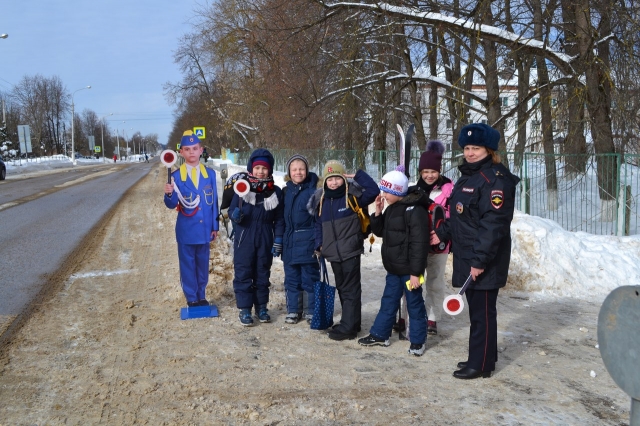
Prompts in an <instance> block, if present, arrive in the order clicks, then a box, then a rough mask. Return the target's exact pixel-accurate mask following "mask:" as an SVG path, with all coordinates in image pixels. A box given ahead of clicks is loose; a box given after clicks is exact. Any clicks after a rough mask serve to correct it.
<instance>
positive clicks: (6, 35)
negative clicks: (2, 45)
mask: <svg viewBox="0 0 640 426" xmlns="http://www.w3.org/2000/svg"><path fill="white" fill-rule="evenodd" d="M7 37H9V34H0V38H7Z"/></svg>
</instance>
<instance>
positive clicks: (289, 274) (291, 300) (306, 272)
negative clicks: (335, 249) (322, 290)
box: [284, 262, 320, 315]
mask: <svg viewBox="0 0 640 426" xmlns="http://www.w3.org/2000/svg"><path fill="white" fill-rule="evenodd" d="M319 280H320V267H319V266H318V263H317V262H315V263H304V264H296V265H287V264H285V265H284V291H285V293H286V301H287V313H288V314H296V313H301V312H302V311H303V306H302V304H301V301H302V294H303V293H302V292H306V294H307V300H308V304H307V306H305V307H304V314H310V315H313V310H314V308H315V303H316V298H315V294H314V289H313V285H314V284H315V282H316V281H319Z"/></svg>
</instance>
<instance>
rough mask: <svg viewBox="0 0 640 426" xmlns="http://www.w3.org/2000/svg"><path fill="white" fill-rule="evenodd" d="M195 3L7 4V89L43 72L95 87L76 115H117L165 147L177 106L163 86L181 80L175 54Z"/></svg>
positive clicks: (0, 80) (1, 77) (3, 26)
mask: <svg viewBox="0 0 640 426" xmlns="http://www.w3.org/2000/svg"><path fill="white" fill-rule="evenodd" d="M196 7H197V4H196V2H195V1H191V0H188V1H179V0H177V1H167V0H128V1H125V0H109V1H105V0H97V1H86V0H82V1H80V0H57V1H46V0H45V1H43V0H9V1H4V2H2V6H1V7H0V34H2V33H6V34H9V37H8V38H6V39H0V90H2V91H4V92H6V91H9V90H11V88H12V85H16V84H18V82H19V81H20V80H21V79H22V78H23V77H24V76H25V75H29V76H33V75H36V74H41V75H42V76H44V77H53V76H58V77H60V79H61V80H62V82H63V83H64V85H65V86H66V88H67V90H69V91H70V92H73V91H75V90H77V89H80V88H82V87H85V86H88V85H90V86H91V89H89V90H82V91H79V92H77V93H76V94H75V95H74V100H75V110H76V112H78V113H79V112H82V110H83V109H85V108H89V109H92V110H93V111H95V112H96V113H97V114H98V115H99V116H100V117H101V116H103V115H107V114H109V113H113V114H114V115H113V116H110V117H107V118H106V119H105V120H106V121H109V123H110V125H111V127H112V129H114V128H118V129H120V134H121V135H122V131H123V130H125V131H126V133H127V136H128V137H130V136H131V135H132V134H133V133H134V132H136V131H140V132H141V133H142V134H143V135H144V134H148V133H157V134H158V136H159V142H160V143H162V144H166V143H167V142H168V141H167V138H168V136H169V132H170V131H171V126H172V123H173V106H172V105H169V104H168V102H167V101H166V99H165V98H164V95H163V90H162V85H163V84H164V83H166V82H168V81H171V82H177V81H179V80H180V78H181V75H180V72H179V70H178V67H177V65H176V64H174V62H173V52H174V51H175V50H176V48H177V46H178V41H179V39H180V37H181V36H182V35H184V34H185V33H187V32H189V31H190V22H192V21H193V18H194V16H195V13H194V9H195V8H196ZM123 121H124V123H123ZM25 124H28V123H25ZM194 125H197V124H194Z"/></svg>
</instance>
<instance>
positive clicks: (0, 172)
mask: <svg viewBox="0 0 640 426" xmlns="http://www.w3.org/2000/svg"><path fill="white" fill-rule="evenodd" d="M6 177H7V166H5V165H4V161H2V160H0V180H4V179H5V178H6Z"/></svg>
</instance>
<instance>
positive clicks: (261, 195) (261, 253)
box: [229, 148, 284, 326]
mask: <svg viewBox="0 0 640 426" xmlns="http://www.w3.org/2000/svg"><path fill="white" fill-rule="evenodd" d="M273 164H274V160H273V156H272V155H271V153H270V152H269V151H268V150H266V149H263V148H258V149H256V150H255V151H254V152H253V153H252V154H251V157H249V162H248V164H247V170H249V171H250V172H249V173H246V174H239V175H235V176H236V179H244V180H246V181H247V183H248V185H249V187H250V190H249V192H248V193H247V194H245V195H243V196H239V195H238V194H234V196H233V199H232V200H231V204H230V205H229V212H231V213H230V214H229V217H230V218H231V220H232V221H233V222H234V223H235V225H234V238H233V269H234V278H233V290H234V292H235V295H236V305H237V307H238V309H240V314H239V318H240V322H241V323H242V325H244V326H252V325H253V324H254V322H253V318H252V316H251V309H252V308H253V307H255V313H256V315H257V316H258V319H259V320H260V322H270V321H271V317H270V316H269V313H268V309H267V304H268V303H269V287H270V286H271V284H270V282H269V277H270V275H271V265H272V263H273V258H274V257H276V256H280V254H281V253H282V234H283V233H284V217H283V202H282V201H283V200H282V190H281V189H280V188H279V187H278V186H276V185H275V184H274V182H273V176H272V174H273Z"/></svg>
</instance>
